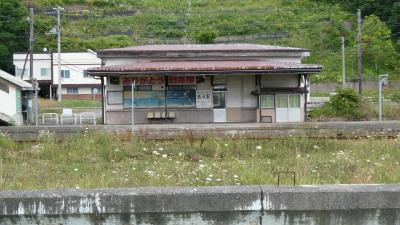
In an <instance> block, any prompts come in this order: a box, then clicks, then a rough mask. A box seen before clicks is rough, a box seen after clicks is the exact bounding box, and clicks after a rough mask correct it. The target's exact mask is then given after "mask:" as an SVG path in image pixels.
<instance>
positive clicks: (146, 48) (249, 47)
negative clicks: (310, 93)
mask: <svg viewBox="0 0 400 225" xmlns="http://www.w3.org/2000/svg"><path fill="white" fill-rule="evenodd" d="M182 51H183V52H185V51H301V52H308V51H309V50H308V49H304V48H293V47H283V46H273V45H259V44H172V45H141V46H131V47H126V48H111V49H103V50H100V51H98V52H99V53H106V52H110V53H111V52H182Z"/></svg>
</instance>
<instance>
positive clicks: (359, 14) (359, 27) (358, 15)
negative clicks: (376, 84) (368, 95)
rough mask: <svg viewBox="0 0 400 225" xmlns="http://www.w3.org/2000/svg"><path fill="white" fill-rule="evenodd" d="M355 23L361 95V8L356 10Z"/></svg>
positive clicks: (359, 91)
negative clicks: (356, 25) (356, 27)
mask: <svg viewBox="0 0 400 225" xmlns="http://www.w3.org/2000/svg"><path fill="white" fill-rule="evenodd" d="M357 23H358V35H357V36H358V38H357V39H358V41H357V43H358V46H357V47H358V93H359V94H360V96H361V95H362V48H361V44H362V43H361V32H362V19H361V10H360V9H358V10H357Z"/></svg>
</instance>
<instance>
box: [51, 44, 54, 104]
mask: <svg viewBox="0 0 400 225" xmlns="http://www.w3.org/2000/svg"><path fill="white" fill-rule="evenodd" d="M50 57H51V59H50V67H51V71H50V73H51V82H50V99H53V90H52V89H53V77H54V71H53V70H54V68H53V67H54V62H53V52H52V51H51V50H50Z"/></svg>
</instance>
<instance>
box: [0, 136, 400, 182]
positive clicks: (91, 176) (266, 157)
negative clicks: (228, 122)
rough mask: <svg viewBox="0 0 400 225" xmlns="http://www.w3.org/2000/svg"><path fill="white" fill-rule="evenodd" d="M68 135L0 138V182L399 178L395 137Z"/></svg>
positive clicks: (399, 156)
mask: <svg viewBox="0 0 400 225" xmlns="http://www.w3.org/2000/svg"><path fill="white" fill-rule="evenodd" d="M121 138H123V139H124V141H121V140H122V139H121ZM72 140H73V141H65V142H61V143H59V142H56V141H55V140H54V138H53V137H52V136H51V135H48V134H43V135H42V138H41V140H40V141H39V142H37V143H32V144H17V143H14V142H12V141H10V140H7V138H5V137H1V136H0V149H1V158H2V159H3V164H2V168H1V177H2V179H3V182H2V184H1V185H2V186H1V188H2V189H50V188H75V187H80V188H102V187H136V186H197V185H236V184H275V183H276V171H284V170H293V171H295V172H296V173H297V178H298V179H297V180H298V182H299V183H300V184H325V183H330V184H332V183H398V182H400V165H399V164H400V151H399V149H400V139H392V140H375V139H373V137H371V139H364V140H348V141H336V140H323V139H319V140H315V139H303V138H283V139H272V140H249V139H237V140H231V139H216V138H213V137H212V136H210V137H209V138H208V139H206V140H205V141H204V142H201V141H193V140H192V139H191V138H190V135H188V137H187V138H186V139H183V140H176V141H160V142H155V141H143V140H139V139H134V138H132V137H131V136H130V135H129V134H126V135H124V136H123V137H115V136H111V137H110V136H108V135H107V136H106V135H102V134H98V133H91V132H88V133H85V134H84V135H76V136H75V137H74V138H73V139H72ZM257 146H259V147H257ZM283 182H284V183H287V184H290V182H291V178H290V177H285V178H284V179H283Z"/></svg>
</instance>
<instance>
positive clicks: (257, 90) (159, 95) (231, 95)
mask: <svg viewBox="0 0 400 225" xmlns="http://www.w3.org/2000/svg"><path fill="white" fill-rule="evenodd" d="M97 55H98V57H99V58H101V59H102V60H103V62H104V66H102V67H97V68H92V69H89V74H90V75H92V76H94V77H98V78H100V79H102V80H105V81H103V82H104V83H106V84H107V85H106V86H105V91H104V96H103V114H104V122H105V123H106V124H147V123H221V122H222V123H251V122H253V123H255V122H259V123H275V122H276V123H279V122H302V121H305V118H306V117H307V99H308V93H309V91H308V90H309V78H310V76H311V75H312V74H315V73H318V72H320V71H321V69H322V66H320V65H313V64H303V63H302V62H301V61H302V59H303V58H304V57H307V56H309V55H310V52H309V50H308V49H303V48H292V47H282V46H269V45H255V44H209V45H145V46H133V47H128V48H117V49H105V50H101V51H98V52H97Z"/></svg>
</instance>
